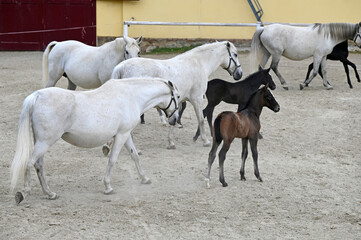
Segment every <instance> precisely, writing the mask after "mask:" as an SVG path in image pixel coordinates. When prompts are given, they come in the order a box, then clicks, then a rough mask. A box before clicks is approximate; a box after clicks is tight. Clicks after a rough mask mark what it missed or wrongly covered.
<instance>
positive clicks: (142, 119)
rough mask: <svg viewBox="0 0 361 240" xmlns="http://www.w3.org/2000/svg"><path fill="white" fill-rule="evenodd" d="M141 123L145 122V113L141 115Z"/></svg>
mask: <svg viewBox="0 0 361 240" xmlns="http://www.w3.org/2000/svg"><path fill="white" fill-rule="evenodd" d="M140 124H145V121H144V114H142V115H141V116H140Z"/></svg>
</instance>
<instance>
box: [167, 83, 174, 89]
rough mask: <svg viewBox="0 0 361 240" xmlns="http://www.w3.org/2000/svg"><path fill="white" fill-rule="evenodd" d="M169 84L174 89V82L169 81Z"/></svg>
mask: <svg viewBox="0 0 361 240" xmlns="http://www.w3.org/2000/svg"><path fill="white" fill-rule="evenodd" d="M168 86H169V87H170V88H172V89H174V85H173V83H172V82H171V81H168Z"/></svg>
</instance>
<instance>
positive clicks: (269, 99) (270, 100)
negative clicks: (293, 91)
mask: <svg viewBox="0 0 361 240" xmlns="http://www.w3.org/2000/svg"><path fill="white" fill-rule="evenodd" d="M268 87H269V84H268V83H267V84H266V86H264V87H263V88H261V89H260V91H261V93H262V95H263V106H266V107H268V108H269V109H271V110H272V111H274V112H278V111H279V110H280V105H279V104H278V102H277V101H276V99H275V98H274V96H273V94H272V93H271V91H270V90H269V89H268Z"/></svg>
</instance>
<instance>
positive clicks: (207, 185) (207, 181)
mask: <svg viewBox="0 0 361 240" xmlns="http://www.w3.org/2000/svg"><path fill="white" fill-rule="evenodd" d="M209 180H210V179H209V178H206V179H204V181H205V182H206V187H207V188H208V189H209V188H211V185H210V184H209Z"/></svg>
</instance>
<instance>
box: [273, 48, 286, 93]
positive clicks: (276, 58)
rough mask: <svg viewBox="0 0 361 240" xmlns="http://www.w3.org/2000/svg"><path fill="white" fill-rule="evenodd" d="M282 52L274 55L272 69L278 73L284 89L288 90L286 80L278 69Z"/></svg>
mask: <svg viewBox="0 0 361 240" xmlns="http://www.w3.org/2000/svg"><path fill="white" fill-rule="evenodd" d="M281 55H282V54H281V53H279V54H275V55H272V62H271V69H272V70H273V72H274V73H275V74H276V75H277V77H278V79H279V80H280V82H281V84H282V87H283V89H285V90H288V86H287V83H286V80H285V79H284V78H283V77H282V75H281V73H280V72H279V71H278V63H279V62H280V59H281Z"/></svg>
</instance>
